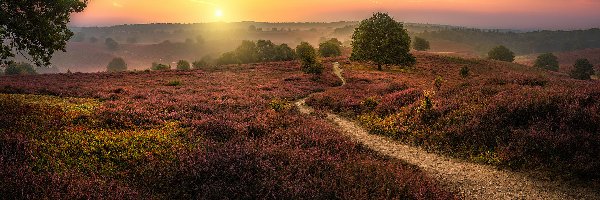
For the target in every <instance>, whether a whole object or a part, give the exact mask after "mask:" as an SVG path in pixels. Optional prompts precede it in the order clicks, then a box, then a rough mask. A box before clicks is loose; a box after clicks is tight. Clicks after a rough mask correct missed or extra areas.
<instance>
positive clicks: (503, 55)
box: [488, 45, 515, 62]
mask: <svg viewBox="0 0 600 200" xmlns="http://www.w3.org/2000/svg"><path fill="white" fill-rule="evenodd" d="M488 58H489V59H492V60H499V61H506V62H512V61H515V53H513V52H512V51H510V49H508V48H506V47H505V46H502V45H500V46H497V47H495V48H493V49H492V50H491V51H490V52H488Z"/></svg>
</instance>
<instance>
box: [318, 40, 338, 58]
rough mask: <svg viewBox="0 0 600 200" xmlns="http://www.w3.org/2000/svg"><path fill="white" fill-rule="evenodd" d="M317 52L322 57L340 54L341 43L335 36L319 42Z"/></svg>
mask: <svg viewBox="0 0 600 200" xmlns="http://www.w3.org/2000/svg"><path fill="white" fill-rule="evenodd" d="M319 54H320V55H321V56H323V57H335V56H341V55H342V43H341V42H340V41H339V40H337V39H336V38H332V39H330V40H327V41H325V42H323V43H321V44H319Z"/></svg>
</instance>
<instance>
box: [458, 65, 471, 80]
mask: <svg viewBox="0 0 600 200" xmlns="http://www.w3.org/2000/svg"><path fill="white" fill-rule="evenodd" d="M469 73H470V70H469V67H467V66H463V67H461V68H460V76H461V77H463V78H466V77H468V76H469Z"/></svg>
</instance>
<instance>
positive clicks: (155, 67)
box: [150, 63, 171, 71]
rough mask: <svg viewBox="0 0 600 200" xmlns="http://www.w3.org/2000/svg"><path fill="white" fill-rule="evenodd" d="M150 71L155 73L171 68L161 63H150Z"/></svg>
mask: <svg viewBox="0 0 600 200" xmlns="http://www.w3.org/2000/svg"><path fill="white" fill-rule="evenodd" d="M150 69H152V70H155V71H159V70H170V69H171V66H170V65H165V64H161V63H152V67H151V68H150Z"/></svg>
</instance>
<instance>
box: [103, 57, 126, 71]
mask: <svg viewBox="0 0 600 200" xmlns="http://www.w3.org/2000/svg"><path fill="white" fill-rule="evenodd" d="M106 71H108V72H122V71H127V63H125V60H124V59H123V58H121V57H119V58H113V59H112V60H111V61H110V62H109V63H108V66H107V67H106Z"/></svg>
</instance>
